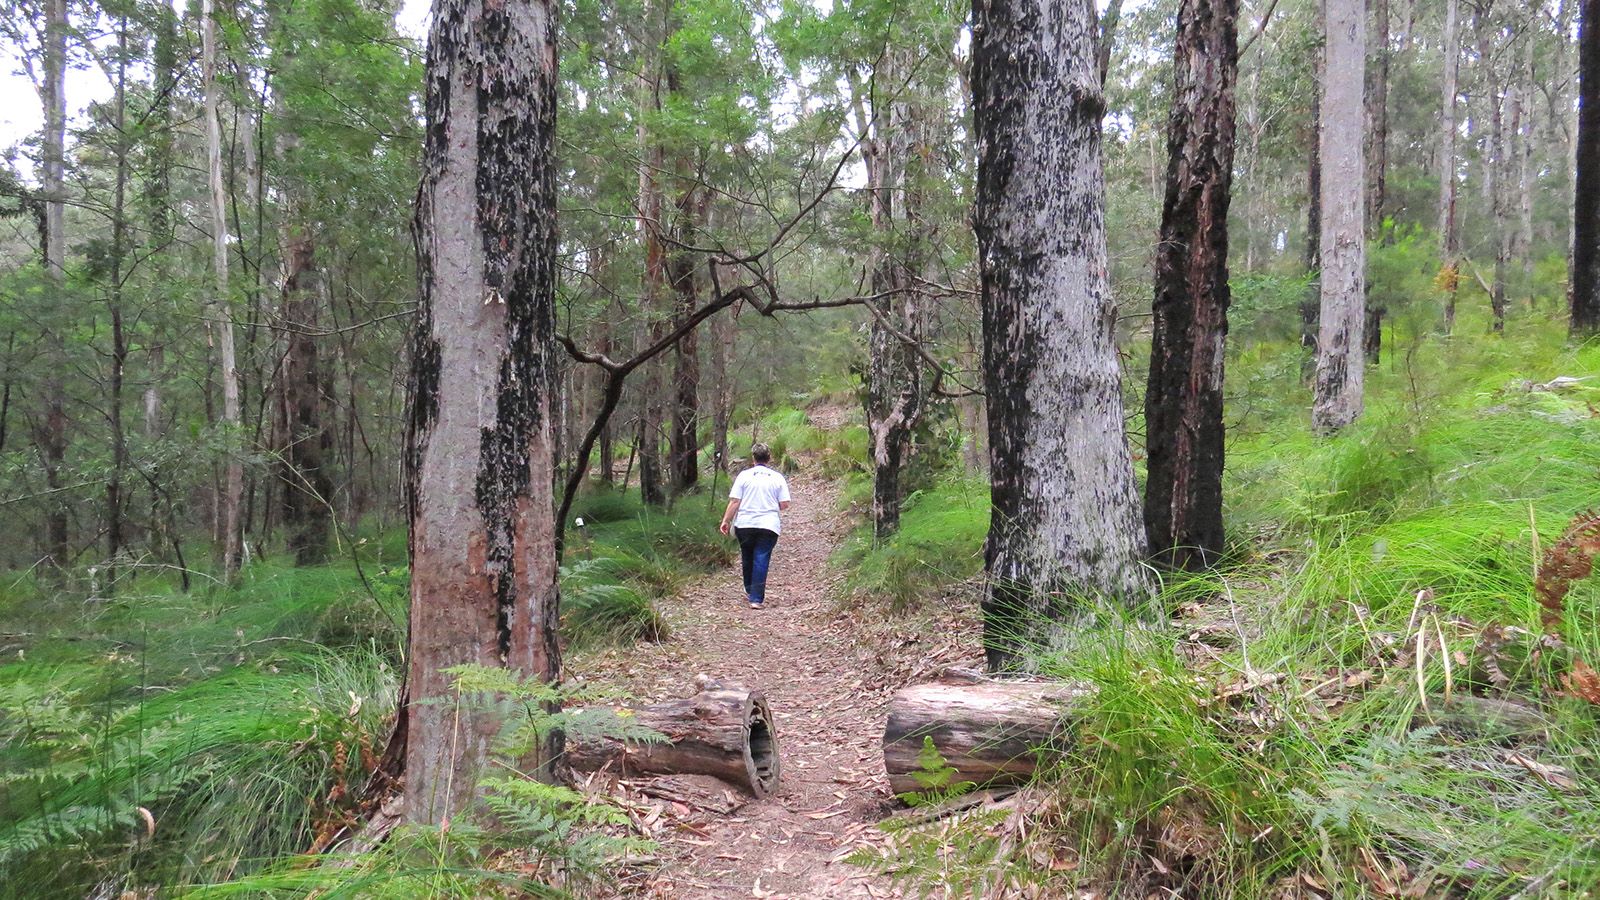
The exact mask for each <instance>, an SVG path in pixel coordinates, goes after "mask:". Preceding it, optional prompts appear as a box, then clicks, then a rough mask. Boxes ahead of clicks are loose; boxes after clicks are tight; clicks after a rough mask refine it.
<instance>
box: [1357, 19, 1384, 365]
mask: <svg viewBox="0 0 1600 900" xmlns="http://www.w3.org/2000/svg"><path fill="white" fill-rule="evenodd" d="M1370 5H1371V9H1370V13H1371V15H1370V18H1371V20H1372V21H1371V26H1372V32H1371V40H1372V51H1373V53H1372V66H1371V68H1370V70H1369V71H1368V76H1369V79H1368V84H1367V97H1366V105H1367V134H1368V135H1369V137H1368V143H1369V146H1368V148H1367V155H1366V163H1367V224H1366V227H1367V239H1368V240H1369V241H1381V240H1383V220H1384V216H1385V215H1386V212H1387V210H1386V209H1385V204H1386V203H1387V200H1388V197H1387V184H1388V174H1389V173H1388V169H1389V63H1390V56H1389V0H1370ZM1363 302H1364V303H1365V304H1366V324H1365V326H1364V327H1363V329H1362V338H1363V344H1364V347H1363V350H1364V352H1365V355H1366V358H1367V361H1368V362H1371V363H1373V364H1377V363H1378V362H1379V361H1380V360H1381V359H1382V356H1383V317H1384V316H1385V315H1386V314H1387V313H1388V310H1387V309H1386V308H1385V307H1384V306H1383V305H1382V304H1381V303H1378V302H1375V301H1374V300H1373V299H1372V285H1371V284H1367V285H1366V298H1365V300H1364V301H1363Z"/></svg>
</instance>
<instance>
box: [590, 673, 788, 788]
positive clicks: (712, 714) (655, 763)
mask: <svg viewBox="0 0 1600 900" xmlns="http://www.w3.org/2000/svg"><path fill="white" fill-rule="evenodd" d="M631 718H632V719H633V721H634V722H637V723H638V724H639V725H641V726H643V727H645V728H648V729H650V730H652V731H655V732H657V733H659V734H661V735H662V736H663V737H665V738H666V741H665V742H660V743H630V742H626V741H622V740H619V739H616V738H612V737H599V736H588V735H580V734H571V735H568V737H567V748H566V763H567V765H568V766H570V767H572V768H573V769H574V770H576V771H579V772H593V771H597V770H600V769H604V768H606V767H608V766H609V767H614V769H615V770H616V771H617V772H618V773H619V774H621V775H623V776H629V775H635V774H651V775H711V776H714V777H717V778H720V779H722V780H723V781H726V782H728V783H729V784H732V785H736V786H738V787H742V788H744V789H745V790H748V791H749V792H750V793H752V794H754V795H755V797H756V798H757V799H760V798H763V797H767V796H769V795H770V794H772V793H773V792H775V791H777V789H778V776H779V771H780V765H779V756H778V731H777V728H776V726H775V725H774V722H773V718H772V707H771V706H770V705H769V704H768V703H767V698H766V697H765V696H764V695H763V694H762V693H761V692H760V691H752V690H748V689H746V688H744V687H743V686H740V685H737V684H730V683H723V682H709V683H707V684H706V688H705V689H704V690H701V691H700V693H697V694H695V695H694V696H692V697H686V698H683V699H679V700H667V701H664V702H661V703H655V704H651V705H650V706H644V707H640V708H638V709H635V710H632V715H631Z"/></svg>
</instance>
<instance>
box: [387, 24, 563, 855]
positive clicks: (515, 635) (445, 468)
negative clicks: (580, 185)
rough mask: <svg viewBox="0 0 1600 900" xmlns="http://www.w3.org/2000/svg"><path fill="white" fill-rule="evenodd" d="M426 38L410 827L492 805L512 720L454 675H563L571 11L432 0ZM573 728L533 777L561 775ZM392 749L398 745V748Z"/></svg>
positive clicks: (404, 730) (403, 733)
mask: <svg viewBox="0 0 1600 900" xmlns="http://www.w3.org/2000/svg"><path fill="white" fill-rule="evenodd" d="M433 8H434V21H433V27H432V33H431V35H430V38H429V42H428V57H427V77H426V92H425V109H426V113H427V128H426V131H425V132H424V133H425V135H426V142H425V145H424V151H423V180H422V186H421V188H420V190H419V191H418V201H417V219H416V236H417V265H418V270H419V273H418V274H419V281H420V283H421V285H422V297H421V303H420V305H419V307H418V310H417V323H416V329H415V331H414V336H413V345H412V357H411V377H410V402H409V407H410V410H409V415H408V425H407V438H406V496H407V501H408V507H409V510H410V516H411V634H410V640H409V652H408V654H407V656H408V666H409V668H408V674H407V695H408V703H407V705H406V706H405V708H404V711H403V713H402V723H403V724H401V725H398V726H397V732H398V734H397V742H398V741H399V740H403V741H404V742H405V779H406V781H405V784H406V801H405V810H406V812H405V814H406V818H407V819H408V820H410V821H412V822H421V823H434V824H439V823H444V822H448V821H450V820H451V819H453V818H455V817H457V816H459V815H461V814H463V813H465V812H467V811H468V810H469V809H470V808H471V806H472V805H473V802H474V798H475V797H477V796H478V792H477V781H478V778H479V776H480V775H481V774H483V773H484V772H485V771H486V769H487V766H488V763H489V760H490V754H491V745H492V744H493V742H494V740H495V738H496V736H497V735H499V733H500V732H501V730H502V728H503V727H504V725H505V722H504V717H503V715H501V714H497V713H495V712H491V711H486V710H480V709H474V708H471V707H468V706H463V705H461V702H460V701H458V700H457V699H453V698H452V688H451V678H450V676H449V675H447V674H446V673H445V672H444V669H446V668H447V667H450V666H455V665H461V664H467V663H476V664H480V665H485V666H494V667H505V668H507V669H510V670H511V671H513V672H515V673H518V674H521V675H525V676H530V677H534V678H539V679H543V680H547V681H554V680H555V679H556V677H557V676H558V674H559V672H560V651H559V647H558V645H557V643H556V621H557V614H558V608H559V594H558V590H557V585H556V523H555V519H554V515H553V512H554V502H555V497H554V490H553V486H554V476H555V457H554V453H553V446H552V435H551V428H552V425H553V422H554V418H555V409H554V407H553V400H554V396H553V392H554V390H555V385H554V373H555V358H554V353H555V350H554V347H555V289H556V253H555V251H556V242H555V236H556V232H555V225H556V209H555V188H556V185H555V154H554V133H555V116H556V80H557V77H558V75H557V64H556V14H557V8H556V7H555V6H554V5H553V4H551V3H549V2H548V0H529V2H526V3H519V4H513V5H509V6H507V5H500V4H493V3H484V2H482V0H435V3H434V7H433ZM559 750H560V738H559V735H556V734H549V735H545V736H543V737H541V739H540V741H539V745H538V746H537V747H535V748H534V749H533V752H532V755H531V758H530V759H526V760H522V761H521V765H520V768H521V769H522V770H523V771H526V772H531V773H535V774H537V775H539V776H540V777H543V778H549V777H551V774H552V773H551V771H550V766H549V763H550V761H551V760H552V759H553V758H554V757H555V755H556V754H557V753H558V752H559ZM391 752H393V751H391Z"/></svg>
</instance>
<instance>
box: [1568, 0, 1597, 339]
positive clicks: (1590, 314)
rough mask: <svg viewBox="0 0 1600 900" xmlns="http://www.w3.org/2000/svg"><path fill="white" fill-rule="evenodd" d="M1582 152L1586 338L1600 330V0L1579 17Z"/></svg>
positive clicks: (1588, 1) (1579, 234) (1576, 282)
mask: <svg viewBox="0 0 1600 900" xmlns="http://www.w3.org/2000/svg"><path fill="white" fill-rule="evenodd" d="M1577 157H1578V167H1577V179H1576V186H1577V189H1576V195H1575V199H1574V205H1573V209H1574V212H1573V217H1572V279H1571V281H1572V302H1571V306H1572V309H1571V314H1572V318H1571V325H1570V328H1571V332H1572V335H1573V337H1576V338H1583V337H1588V336H1589V335H1592V334H1596V333H1600V0H1583V9H1582V12H1581V13H1580V19H1579V22H1578V135H1577Z"/></svg>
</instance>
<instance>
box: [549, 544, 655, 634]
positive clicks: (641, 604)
mask: <svg viewBox="0 0 1600 900" xmlns="http://www.w3.org/2000/svg"><path fill="white" fill-rule="evenodd" d="M610 563H611V561H610V560H606V559H586V560H580V561H578V562H576V563H573V564H571V565H568V566H563V567H562V568H561V632H562V634H563V635H564V636H565V637H566V639H567V641H568V643H569V644H571V645H572V646H573V647H581V646H585V645H596V644H615V645H619V646H624V647H626V646H630V645H632V644H635V643H637V642H639V641H659V640H663V639H664V638H665V637H666V636H667V623H666V620H665V619H663V618H662V616H661V614H660V613H659V612H657V611H656V608H655V604H654V603H652V602H651V600H650V598H648V597H646V596H644V595H643V594H641V593H640V592H639V591H638V589H636V588H634V587H632V586H630V585H627V584H618V583H616V582H614V581H611V580H610V579H611V578H612V577H614V576H613V575H612V573H611V570H609V569H608V564H610Z"/></svg>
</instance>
